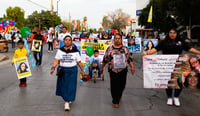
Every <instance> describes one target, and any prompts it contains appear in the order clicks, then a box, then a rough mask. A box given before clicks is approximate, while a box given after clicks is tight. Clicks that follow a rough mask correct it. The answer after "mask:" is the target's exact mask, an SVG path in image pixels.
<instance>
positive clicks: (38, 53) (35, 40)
mask: <svg viewBox="0 0 200 116" xmlns="http://www.w3.org/2000/svg"><path fill="white" fill-rule="evenodd" d="M46 40H47V39H46V38H45V37H44V36H43V35H41V32H40V29H37V33H36V34H35V35H34V36H31V49H32V51H33V56H34V58H35V61H36V65H41V64H42V55H43V45H44V44H45V42H46ZM32 45H33V46H32Z"/></svg>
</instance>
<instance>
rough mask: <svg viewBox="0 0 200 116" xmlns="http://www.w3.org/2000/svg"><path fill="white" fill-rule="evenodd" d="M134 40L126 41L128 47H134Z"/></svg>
mask: <svg viewBox="0 0 200 116" xmlns="http://www.w3.org/2000/svg"><path fill="white" fill-rule="evenodd" d="M135 45H136V44H135V39H133V38H132V39H128V46H135Z"/></svg>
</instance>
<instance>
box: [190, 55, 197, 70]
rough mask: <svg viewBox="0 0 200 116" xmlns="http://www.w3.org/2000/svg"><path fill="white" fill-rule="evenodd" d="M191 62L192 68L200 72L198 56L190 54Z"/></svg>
mask: <svg viewBox="0 0 200 116" xmlns="http://www.w3.org/2000/svg"><path fill="white" fill-rule="evenodd" d="M189 64H190V68H191V70H193V69H196V70H198V71H199V72H200V62H199V59H198V57H197V56H190V57H189Z"/></svg>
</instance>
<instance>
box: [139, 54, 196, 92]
mask: <svg viewBox="0 0 200 116" xmlns="http://www.w3.org/2000/svg"><path fill="white" fill-rule="evenodd" d="M143 70H144V72H143V74H144V88H176V89H180V88H191V89H200V82H199V81H200V60H199V57H198V56H195V55H186V54H184V55H146V56H144V57H143Z"/></svg>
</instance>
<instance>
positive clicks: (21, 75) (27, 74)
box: [18, 72, 31, 78]
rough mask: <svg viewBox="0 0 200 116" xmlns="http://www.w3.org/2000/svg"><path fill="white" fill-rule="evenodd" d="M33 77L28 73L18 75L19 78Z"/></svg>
mask: <svg viewBox="0 0 200 116" xmlns="http://www.w3.org/2000/svg"><path fill="white" fill-rule="evenodd" d="M29 75H31V72H26V73H22V74H18V77H19V78H20V77H25V76H29Z"/></svg>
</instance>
